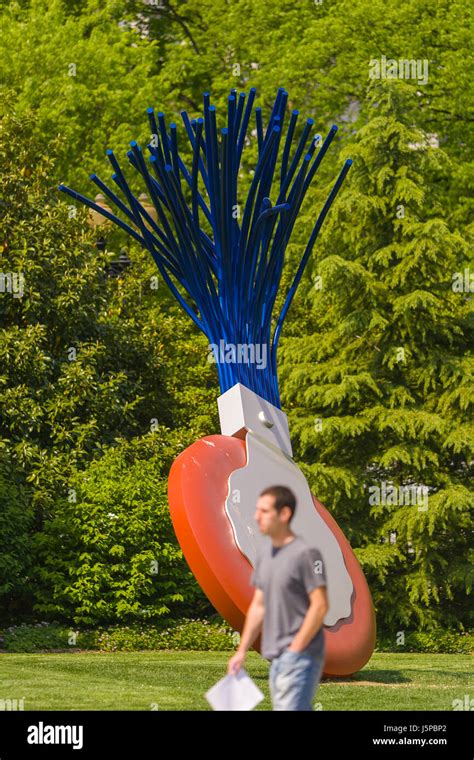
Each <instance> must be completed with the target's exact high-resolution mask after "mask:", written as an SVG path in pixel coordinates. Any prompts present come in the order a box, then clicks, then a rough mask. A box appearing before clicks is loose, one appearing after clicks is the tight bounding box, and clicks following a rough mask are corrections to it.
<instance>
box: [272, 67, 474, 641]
mask: <svg viewBox="0 0 474 760" xmlns="http://www.w3.org/2000/svg"><path fill="white" fill-rule="evenodd" d="M410 97H411V91H410V88H409V87H408V88H407V87H406V86H405V84H404V83H401V82H390V83H388V82H387V83H383V82H382V83H376V84H375V85H374V87H373V91H372V97H371V101H370V102H368V103H367V107H366V109H365V115H366V119H367V122H366V124H365V126H364V127H362V128H361V129H360V130H358V132H357V135H356V136H355V139H354V143H353V145H352V146H351V155H352V157H353V159H354V165H353V171H352V173H351V175H350V177H349V181H348V188H347V189H346V191H345V193H343V194H342V195H341V199H340V200H339V202H338V203H337V204H336V205H335V208H334V213H333V214H332V216H330V217H329V218H328V222H327V228H326V229H325V231H324V233H323V237H322V240H321V243H320V245H319V247H318V250H320V251H321V252H322V253H321V254H320V255H319V258H318V259H317V261H316V263H315V267H314V271H313V276H314V274H315V273H317V275H318V276H319V277H321V281H320V282H322V289H314V288H313V289H312V290H309V291H308V294H307V302H306V305H307V306H309V307H310V308H311V310H312V313H311V316H310V323H311V324H312V325H313V329H314V332H313V333H312V334H307V335H304V336H302V337H297V336H296V335H293V336H288V337H287V340H286V342H285V343H284V346H283V363H282V366H281V376H282V386H283V397H284V400H285V402H286V405H287V407H289V408H290V409H291V412H290V420H291V423H290V428H291V429H292V432H293V434H294V435H295V436H296V443H297V446H296V449H297V456H298V458H299V459H301V460H302V461H303V462H304V465H303V466H304V470H305V472H306V473H307V476H308V479H309V483H310V485H311V486H312V489H313V491H314V492H315V493H316V494H317V495H318V497H319V498H321V500H322V501H323V502H325V503H327V504H328V505H329V506H330V508H331V510H332V512H333V514H334V516H335V517H336V519H337V520H338V522H339V523H340V524H341V526H342V527H343V529H344V530H345V532H346V534H347V536H348V538H349V539H350V541H351V542H352V545H353V546H354V547H355V548H356V553H357V555H358V558H359V560H360V561H361V563H362V565H363V567H364V570H365V572H366V574H367V577H368V582H369V586H370V587H371V589H372V593H373V595H374V600H375V604H376V608H377V613H378V620H379V625H380V627H381V628H382V629H385V630H386V631H389V632H391V633H393V635H394V638H395V632H396V631H398V630H400V628H403V627H404V626H417V627H419V628H430V627H432V628H434V627H437V626H440V627H442V626H452V627H456V626H459V627H461V628H462V627H463V626H465V627H467V626H468V625H469V623H470V622H471V619H472V618H471V613H469V609H468V605H467V603H466V595H467V594H469V593H470V591H471V588H472V580H473V571H472V548H470V547H472V518H471V516H470V507H471V505H472V493H471V492H470V490H469V482H470V480H469V478H470V477H471V478H472V462H473V454H472V440H473V437H472V423H471V421H470V420H471V418H470V416H469V412H470V404H471V403H472V398H471V397H470V383H472V357H471V356H470V355H469V353H467V349H468V346H471V345H472V331H473V322H472V295H471V294H470V292H462V293H459V292H455V291H454V290H453V288H452V285H453V276H454V274H455V273H456V272H458V271H462V270H463V267H464V265H465V263H466V260H467V258H466V257H467V250H468V246H467V243H466V241H465V240H464V239H463V238H462V236H461V235H459V234H458V233H455V232H452V231H451V230H450V229H449V226H448V224H447V223H446V221H445V219H444V218H443V206H442V205H441V203H440V200H439V198H437V197H436V192H431V193H430V195H429V196H428V192H429V190H428V188H427V186H426V183H425V177H426V176H427V175H428V176H432V174H433V173H436V172H438V173H440V172H441V173H442V171H443V166H445V164H446V157H445V156H444V155H443V152H442V150H441V149H438V148H431V147H429V146H428V145H426V144H425V143H424V142H423V135H422V134H421V133H420V132H419V131H416V130H413V129H412V128H411V127H410V126H407V124H406V114H407V111H409V109H408V108H407V105H406V103H407V99H409V98H410ZM471 387H472V385H471Z"/></svg>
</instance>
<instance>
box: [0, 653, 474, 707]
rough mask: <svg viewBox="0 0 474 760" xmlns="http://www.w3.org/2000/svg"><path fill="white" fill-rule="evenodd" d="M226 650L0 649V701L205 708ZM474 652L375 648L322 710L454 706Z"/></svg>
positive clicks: (254, 661)
mask: <svg viewBox="0 0 474 760" xmlns="http://www.w3.org/2000/svg"><path fill="white" fill-rule="evenodd" d="M230 655H231V653H230V652H229V653H227V652H171V651H169V652H113V653H101V652H68V653H64V654H63V653H50V654H2V655H0V700H1V699H22V698H24V700H25V701H24V708H25V710H151V709H154V710H157V709H158V710H207V709H210V707H209V705H208V703H207V701H206V699H205V697H204V693H205V692H206V691H207V689H209V688H210V687H211V686H212V685H213V684H214V683H215V682H216V681H218V680H219V679H220V678H222V677H223V676H224V675H225V668H226V663H227V660H228V658H229V657H230ZM268 667H269V664H268V662H267V661H266V660H263V659H262V658H261V657H260V656H259V655H258V654H257V653H255V652H250V653H249V655H248V659H247V663H246V669H247V671H248V673H249V674H250V675H251V677H252V678H253V679H254V680H255V682H256V683H257V684H258V686H259V687H260V689H261V690H262V691H263V693H264V694H265V700H264V701H263V702H261V703H260V705H259V706H258V707H257V709H258V710H269V709H271V705H270V698H269V691H268V682H267V678H268ZM473 680H474V679H473V658H472V656H470V655H460V654H459V655H458V654H439V655H431V654H374V655H373V657H372V659H371V660H370V662H369V663H368V664H367V665H366V666H365V667H364V668H363V670H361V671H360V672H359V673H357V674H356V675H355V676H353V677H352V678H350V679H345V680H341V681H336V680H331V681H323V683H322V684H321V685H320V687H319V690H318V692H317V694H316V697H315V703H320V704H321V706H322V708H319V709H323V710H452V709H453V704H452V702H453V699H461V700H463V699H464V695H465V694H471V695H473V696H474V684H473Z"/></svg>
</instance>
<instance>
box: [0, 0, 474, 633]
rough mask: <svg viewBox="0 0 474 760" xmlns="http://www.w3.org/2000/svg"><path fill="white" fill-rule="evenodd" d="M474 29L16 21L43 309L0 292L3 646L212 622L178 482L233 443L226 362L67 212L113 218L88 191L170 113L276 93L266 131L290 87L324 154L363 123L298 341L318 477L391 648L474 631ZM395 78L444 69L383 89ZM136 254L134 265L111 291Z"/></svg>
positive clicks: (14, 195) (7, 216)
mask: <svg viewBox="0 0 474 760" xmlns="http://www.w3.org/2000/svg"><path fill="white" fill-rule="evenodd" d="M470 17H471V11H470V8H469V5H468V4H465V3H464V2H462V1H461V0H454V2H452V1H450V0H441V1H440V2H438V3H436V4H434V5H433V3H429V2H428V0H409V2H407V3H403V5H400V4H387V3H386V2H384V1H383V0H370V2H369V0H357V2H349V0H324V2H322V3H314V2H312V1H310V0H305V2H302V3H297V4H296V5H294V6H291V5H288V4H287V3H280V4H278V3H277V4H275V3H274V2H272V3H270V2H269V0H262V2H250V0H231V1H230V2H229V1H227V0H199V2H198V0H183V1H182V2H179V1H178V0H174V1H173V2H169V1H168V0H164V1H163V3H150V4H148V5H147V4H145V3H142V2H141V1H139V0H111V2H108V3H103V2H100V0H87V2H84V3H81V2H76V1H74V2H66V0H52V1H51V2H46V0H30V2H25V3H20V2H17V1H16V0H10V2H6V3H4V4H3V9H2V18H1V20H2V32H3V34H2V39H1V41H0V52H1V55H0V79H1V81H2V83H3V84H4V90H3V97H2V101H1V126H0V129H1V133H0V173H1V176H0V211H1V215H2V230H1V236H0V271H1V273H10V275H13V274H15V275H16V277H17V278H18V276H19V275H20V274H22V275H23V276H24V282H23V289H24V292H23V293H22V294H21V296H20V294H19V293H16V294H15V293H14V292H8V291H7V292H3V291H2V292H0V320H1V333H0V615H1V618H2V619H3V621H6V622H8V623H12V622H16V621H17V620H19V619H25V620H34V619H35V618H37V616H38V615H41V618H42V619H45V618H46V619H47V620H59V621H63V622H64V625H65V626H67V625H71V626H73V625H99V624H110V623H121V624H123V623H136V622H137V621H144V620H148V621H153V620H154V621H155V622H157V623H159V622H160V621H161V620H162V619H167V618H168V617H169V618H170V619H172V618H177V617H179V616H182V615H187V616H190V615H192V616H194V615H195V614H208V613H209V611H210V605H209V604H208V603H207V601H206V600H205V598H204V596H203V594H202V592H201V591H200V589H199V588H198V586H197V584H196V582H195V581H194V579H193V578H192V576H191V574H190V571H189V569H188V568H187V566H186V563H185V561H184V559H183V557H182V553H181V551H180V549H179V547H178V545H177V542H176V538H175V536H174V533H173V530H172V526H171V523H170V519H169V514H168V508H167V498H166V481H167V475H168V471H169V467H170V465H171V462H172V461H173V459H174V458H175V457H176V456H177V454H178V453H179V452H180V451H181V450H182V449H183V448H184V447H186V446H187V445H188V444H189V443H191V442H192V441H194V440H196V438H198V437H200V436H202V435H205V434H209V433H214V432H217V431H218V422H217V408H216V396H217V395H218V386H217V378H216V373H215V369H214V367H213V366H212V365H210V364H209V363H207V361H206V355H207V351H206V341H205V339H204V338H203V336H202V335H198V334H197V331H196V330H195V329H194V327H193V325H192V323H191V321H190V320H188V319H187V318H186V317H185V315H184V314H183V313H181V312H180V310H179V308H178V307H177V305H176V304H175V303H174V302H173V299H172V298H171V296H170V295H169V294H168V292H167V290H166V288H165V286H164V284H163V283H162V282H158V287H157V288H156V287H155V285H156V281H155V280H154V279H153V278H155V276H156V267H155V265H154V264H153V262H152V261H151V258H150V257H149V255H148V254H147V253H146V252H142V251H140V250H138V249H137V247H136V246H135V245H130V242H129V240H127V239H125V237H124V236H123V235H121V234H120V233H119V232H117V231H112V230H110V229H106V231H105V232H104V233H101V235H103V236H105V237H106V239H107V246H106V250H105V251H99V250H97V248H96V246H95V245H94V243H95V234H94V232H91V230H90V229H89V228H88V226H87V224H86V213H85V212H84V210H82V209H78V210H77V212H76V210H75V207H74V206H71V205H68V202H67V200H66V199H65V198H64V197H59V194H58V193H57V192H56V187H57V184H58V182H59V181H64V182H66V183H67V184H69V185H70V186H73V187H76V188H77V189H80V190H83V191H84V192H86V193H92V194H94V189H92V190H91V186H90V184H89V183H88V182H87V179H86V178H87V174H88V173H89V172H90V171H92V170H98V172H99V173H101V172H102V169H103V167H105V160H104V151H105V149H106V148H107V147H113V148H114V149H116V151H117V155H120V156H123V155H124V153H125V151H126V149H127V146H128V142H129V140H131V139H132V138H137V139H139V140H144V139H145V138H146V137H147V124H146V119H145V109H146V108H147V106H149V105H153V106H155V107H156V108H157V110H159V109H162V110H163V111H165V112H166V114H167V116H169V119H170V120H172V119H173V118H174V119H175V120H176V121H177V122H178V123H180V117H179V112H180V111H181V110H182V109H183V108H186V109H187V110H188V111H189V112H190V114H191V115H193V116H195V115H198V112H200V110H201V102H202V101H201V98H202V92H203V91H204V90H209V91H211V93H212V98H213V102H215V103H216V106H217V107H218V112H219V107H221V109H222V107H223V106H224V103H225V99H226V98H227V95H228V91H229V88H230V87H236V88H241V89H246V90H247V89H248V88H249V87H250V86H256V87H257V88H258V98H257V103H258V104H259V105H261V106H262V107H263V109H264V113H265V118H266V114H267V109H268V106H269V104H270V103H271V102H272V101H273V98H274V96H275V92H276V90H277V88H278V87H279V86H281V85H284V86H285V87H286V88H287V90H288V92H289V94H290V107H291V108H293V107H296V108H298V109H299V110H300V112H301V114H302V115H303V116H305V117H306V116H312V117H313V118H315V127H316V128H317V130H318V131H319V132H321V134H323V135H324V134H325V133H326V131H327V128H328V127H329V125H330V124H332V123H333V122H336V123H338V124H339V125H340V131H339V133H338V137H337V139H336V140H335V141H334V143H333V146H332V147H331V153H332V158H329V159H328V162H327V166H326V167H324V169H323V172H322V174H321V176H320V178H319V179H318V182H317V183H316V184H315V187H314V189H311V191H310V192H309V194H308V199H307V201H306V202H305V205H304V207H303V209H302V213H301V218H300V220H299V222H298V223H297V225H296V228H295V233H294V237H293V238H292V241H291V243H290V245H289V248H288V254H289V269H290V270H291V267H292V266H293V268H294V265H295V263H296V262H297V261H298V260H299V258H300V257H301V254H302V251H303V246H304V245H305V243H306V240H307V238H308V234H309V231H310V229H311V227H312V223H313V222H314V217H315V214H316V212H317V209H318V208H319V207H320V204H321V200H322V199H323V198H324V197H325V195H326V192H327V187H328V185H329V183H330V181H331V178H333V177H334V174H335V172H336V167H337V166H340V165H341V163H342V159H343V158H346V157H347V156H351V157H352V158H353V160H354V164H353V167H352V169H351V172H350V173H349V177H348V180H347V182H346V184H345V186H344V189H343V191H342V193H341V194H340V196H339V198H338V201H337V203H336V204H335V206H334V208H333V209H332V211H331V214H330V216H329V218H328V220H327V225H326V227H325V229H324V231H323V234H322V235H321V238H320V240H319V242H318V244H317V246H316V248H315V251H314V255H313V260H312V262H311V265H310V267H309V269H308V272H307V273H306V275H305V277H304V279H303V282H302V283H301V289H300V292H299V294H298V296H297V298H296V299H295V301H294V303H293V305H292V308H291V310H290V313H289V317H288V323H287V324H286V326H285V330H284V335H283V339H282V342H281V356H280V373H279V374H280V386H281V391H282V401H283V406H284V408H285V409H286V410H287V411H288V412H289V416H290V429H291V432H292V436H293V442H294V449H295V453H296V458H297V461H298V462H299V463H301V466H302V469H303V470H304V472H305V474H306V475H307V477H308V480H309V483H310V485H311V487H312V490H313V491H314V493H315V494H316V495H317V496H318V497H319V498H320V499H321V500H322V501H323V502H324V503H325V504H326V505H327V507H328V508H329V509H330V511H331V512H332V513H333V514H334V516H335V517H336V519H337V520H338V522H339V524H340V525H341V527H342V528H343V530H344V531H345V533H346V535H347V536H348V538H349V539H350V541H351V544H352V546H353V547H354V549H355V550H356V553H357V555H358V557H359V560H360V562H361V564H362V566H363V568H364V571H365V573H366V575H367V578H368V581H369V585H370V588H371V591H372V594H373V597H374V601H375V604H376V609H377V620H378V625H379V628H380V629H381V630H382V631H383V633H384V634H385V633H386V635H387V636H388V637H389V639H390V640H391V639H393V637H395V636H396V634H397V632H398V631H405V630H408V629H413V630H416V631H418V633H419V634H420V635H421V633H420V632H425V633H424V634H423V635H432V634H431V633H429V634H428V633H426V632H427V631H428V632H430V631H432V630H434V631H436V630H440V629H450V630H452V631H454V630H456V629H458V628H461V629H465V628H467V627H469V626H470V625H472V616H471V615H472V613H470V612H469V610H470V605H469V594H470V593H471V589H472V580H473V571H472V549H471V548H470V547H472V537H473V534H472V489H471V490H470V480H469V478H471V479H472V462H473V459H474V457H473V453H472V440H473V434H472V433H473V430H472V422H471V419H472V353H471V350H472V333H473V311H472V292H473V286H472V284H471V280H472V273H473V271H474V263H473V261H472V256H470V253H469V252H470V250H471V249H472V239H473V230H472V224H470V212H471V209H472V205H471V203H472V202H471V201H470V196H471V197H472V184H473V180H472V178H473V172H472V162H471V163H470V160H471V158H470V157H471V152H472V138H471V137H470V134H469V130H468V127H469V125H470V124H472V109H471V106H470V103H471V102H472V87H471V78H470V76H469V69H468V66H467V63H466V52H467V50H468V49H469V22H470ZM243 27H245V29H246V30H248V33H245V34H242V29H243ZM382 57H385V59H395V60H398V59H413V60H414V61H418V62H419V64H420V69H419V71H418V74H416V75H415V74H413V72H412V76H411V77H408V78H406V77H398V78H394V79H384V78H381V79H372V78H371V77H370V76H369V71H370V68H371V61H372V60H373V59H377V60H381V59H382ZM423 72H425V73H426V77H424V73H423ZM425 80H426V81H425ZM255 151H256V145H255V141H253V143H252V144H250V145H249V146H247V148H246V151H244V161H243V171H242V186H241V192H242V195H243V196H244V194H245V192H246V190H247V188H248V182H249V176H248V171H247V169H248V168H249V166H250V163H249V162H250V161H251V160H252V157H255ZM107 172H108V170H107ZM129 176H130V178H133V172H130V174H129ZM103 178H104V179H106V174H105V173H104V175H103ZM132 181H133V180H132ZM272 200H274V199H273V197H272ZM124 245H126V246H128V249H127V250H128V254H129V256H130V258H131V260H132V266H131V267H130V268H129V269H127V270H126V271H125V272H124V273H123V274H122V275H121V276H118V277H110V276H107V272H108V271H109V268H110V262H111V261H115V260H117V258H118V254H119V251H120V249H121V248H122V246H124ZM466 272H467V275H466ZM461 275H462V276H461ZM288 277H289V274H288V273H285V275H284V277H283V282H282V291H285V289H286V288H285V285H287V284H288ZM455 282H456V283H457V284H458V286H457V287H454V283H455ZM459 283H461V284H459ZM16 284H17V285H21V282H16ZM391 488H393V489H397V497H396V498H394V497H390V496H388V497H387V489H391ZM402 488H406V489H409V488H410V489H412V491H411V492H410V493H411V499H410V500H408V501H407V500H406V499H403V498H400V495H401V493H402V491H401V490H400V489H402ZM417 488H418V491H416V489H417ZM423 488H425V489H426V491H422V490H421V489H423ZM111 515H112V517H111ZM154 563H157V567H158V571H157V572H156V571H155V570H153V571H151V569H152V568H155V564H154ZM413 635H414V634H413ZM417 635H418V634H417Z"/></svg>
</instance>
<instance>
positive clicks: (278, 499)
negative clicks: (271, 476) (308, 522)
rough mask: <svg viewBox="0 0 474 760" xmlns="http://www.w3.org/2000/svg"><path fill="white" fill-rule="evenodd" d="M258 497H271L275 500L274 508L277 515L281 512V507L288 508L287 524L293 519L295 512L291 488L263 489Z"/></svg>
mask: <svg viewBox="0 0 474 760" xmlns="http://www.w3.org/2000/svg"><path fill="white" fill-rule="evenodd" d="M260 496H273V497H274V499H275V504H274V507H275V509H276V511H277V512H278V513H280V512H281V510H282V508H283V507H289V508H290V509H291V517H290V520H289V522H290V521H291V520H292V519H293V515H294V514H295V510H296V496H295V494H294V493H293V491H292V490H291V488H287V487H286V486H270V488H265V490H264V491H262V493H261V494H260Z"/></svg>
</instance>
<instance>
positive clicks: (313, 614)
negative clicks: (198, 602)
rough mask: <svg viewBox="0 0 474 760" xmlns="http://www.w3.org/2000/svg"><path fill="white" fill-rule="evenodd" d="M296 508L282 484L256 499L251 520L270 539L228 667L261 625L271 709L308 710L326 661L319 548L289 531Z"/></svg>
mask: <svg viewBox="0 0 474 760" xmlns="http://www.w3.org/2000/svg"><path fill="white" fill-rule="evenodd" d="M295 509H296V499H295V495H294V494H293V492H292V491H291V490H290V489H289V488H286V487H285V486H273V487H271V488H267V489H265V490H264V491H262V493H261V494H260V496H259V498H258V500H257V506H256V512H255V519H256V521H257V523H258V526H259V529H260V532H261V533H263V534H264V535H267V536H269V537H270V539H271V540H270V541H268V543H267V545H266V546H265V547H264V549H263V550H262V551H260V553H259V554H258V556H257V560H256V563H255V568H254V571H253V573H252V578H251V583H252V585H253V586H254V587H255V593H254V596H253V599H252V602H251V604H250V607H249V609H248V611H247V617H246V619H245V625H244V628H243V631H242V636H241V639H240V644H239V647H238V649H237V652H236V654H234V655H233V657H231V659H230V660H229V663H228V666H227V672H228V673H237V672H238V670H239V669H240V668H241V667H242V666H243V664H244V662H245V657H246V653H247V650H248V649H249V648H250V647H251V646H252V644H253V642H254V641H255V639H256V638H257V636H258V634H259V633H260V632H261V631H262V628H263V635H262V656H263V657H265V658H266V659H267V660H270V661H271V665H270V675H269V682H270V693H271V697H272V704H273V709H274V710H312V709H313V706H312V701H313V698H314V695H315V693H316V691H317V688H318V685H319V680H320V677H321V673H322V669H323V665H324V654H325V646H324V633H323V628H322V624H323V620H324V617H325V615H326V613H327V610H328V600H327V594H326V585H327V584H326V573H325V570H324V562H323V558H322V556H321V553H320V552H319V550H318V549H316V548H315V547H310V546H308V545H307V544H306V543H305V542H304V540H303V539H302V538H301V537H300V536H297V535H295V533H293V531H292V530H291V528H290V522H291V519H292V517H293V515H294V512H295Z"/></svg>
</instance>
